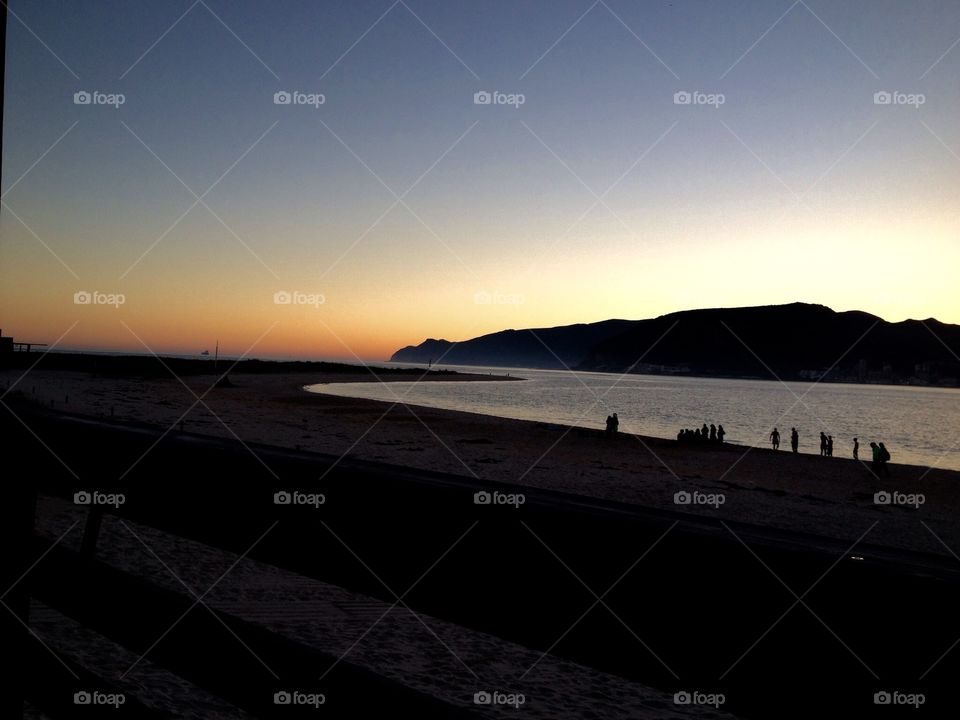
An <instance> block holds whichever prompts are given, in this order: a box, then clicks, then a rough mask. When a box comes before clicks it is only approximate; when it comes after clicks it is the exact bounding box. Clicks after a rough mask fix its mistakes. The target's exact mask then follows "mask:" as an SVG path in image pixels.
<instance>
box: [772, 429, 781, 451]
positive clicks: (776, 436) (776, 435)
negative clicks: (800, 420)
mask: <svg viewBox="0 0 960 720" xmlns="http://www.w3.org/2000/svg"><path fill="white" fill-rule="evenodd" d="M770 443H771V444H772V445H773V449H774V450H779V449H780V431H779V430H777V429H776V428H774V429H773V432H772V433H770Z"/></svg>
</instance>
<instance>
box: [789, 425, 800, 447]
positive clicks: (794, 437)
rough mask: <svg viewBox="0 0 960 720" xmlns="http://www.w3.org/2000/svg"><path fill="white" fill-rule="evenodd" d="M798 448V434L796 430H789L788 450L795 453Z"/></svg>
mask: <svg viewBox="0 0 960 720" xmlns="http://www.w3.org/2000/svg"><path fill="white" fill-rule="evenodd" d="M799 447H800V433H798V432H797V429H796V428H790V449H791V450H793V451H794V452H797V449H798V448H799Z"/></svg>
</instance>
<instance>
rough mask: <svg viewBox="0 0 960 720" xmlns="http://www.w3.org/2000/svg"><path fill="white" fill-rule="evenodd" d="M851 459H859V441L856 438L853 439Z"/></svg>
mask: <svg viewBox="0 0 960 720" xmlns="http://www.w3.org/2000/svg"><path fill="white" fill-rule="evenodd" d="M853 459H854V460H859V459H860V440H859V439H858V438H854V439H853Z"/></svg>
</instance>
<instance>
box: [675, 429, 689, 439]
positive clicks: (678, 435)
mask: <svg viewBox="0 0 960 720" xmlns="http://www.w3.org/2000/svg"><path fill="white" fill-rule="evenodd" d="M686 432H687V431H686V430H681V431H680V432H678V433H677V442H683V441H684V440H685V439H686V438H684V435H685V434H686Z"/></svg>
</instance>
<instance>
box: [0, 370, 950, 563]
mask: <svg viewBox="0 0 960 720" xmlns="http://www.w3.org/2000/svg"><path fill="white" fill-rule="evenodd" d="M5 376H6V377H13V378H15V377H16V376H9V375H8V372H2V373H0V379H3V378H5ZM434 377H437V376H434ZM464 377H466V376H464ZM478 377H479V378H483V379H487V380H489V379H492V378H495V377H497V376H485V375H481V376H478ZM213 379H214V378H213V377H211V376H205V377H204V376H191V377H187V378H184V379H183V383H184V384H185V385H186V386H187V387H184V384H181V382H180V381H178V380H176V379H173V378H166V379H159V378H158V379H151V380H143V379H132V378H111V377H103V376H99V377H91V376H90V375H89V374H86V373H77V372H59V371H43V370H35V371H32V372H31V373H30V375H28V376H27V378H26V379H25V380H24V381H23V382H22V383H21V384H20V385H19V386H18V387H17V390H20V391H22V394H23V396H24V398H25V399H27V400H32V401H33V402H35V403H37V404H39V405H41V406H43V407H45V408H47V409H53V410H54V411H66V412H68V413H71V414H80V415H86V416H90V417H95V418H102V419H108V420H111V419H112V420H113V421H115V422H129V423H132V424H138V423H145V424H147V425H150V426H153V427H159V428H161V429H163V430H168V429H169V431H176V432H179V431H181V430H182V431H184V432H187V433H199V434H203V435H211V436H215V437H220V438H226V439H230V440H237V439H240V440H242V441H243V442H249V443H258V444H262V445H269V446H276V447H286V448H290V449H293V450H304V451H307V452H315V453H322V454H326V455H332V456H337V457H339V456H343V457H351V458H357V459H361V460H371V461H379V462H385V463H389V464H392V465H396V466H403V467H409V468H411V469H413V470H431V471H438V472H445V473H453V474H456V475H459V476H462V477H465V478H468V479H471V480H474V481H477V482H485V481H491V482H501V483H506V484H513V485H525V486H529V487H532V488H541V489H547V490H557V491H560V492H564V493H569V494H572V495H577V496H581V497H584V498H597V499H601V500H608V501H614V502H621V503H627V504H630V505H636V506H639V507H649V508H653V509H658V510H671V511H682V512H684V513H687V514H691V515H699V516H705V517H715V518H719V519H722V520H730V521H740V522H745V523H750V524H757V525H765V526H769V527H772V528H778V529H783V530H790V531H797V532H804V533H810V534H814V535H821V536H825V537H831V538H835V539H850V540H852V539H854V538H855V537H856V535H854V536H852V537H851V533H852V532H854V530H855V529H857V528H859V532H863V531H864V530H866V529H867V528H868V527H870V526H871V525H872V524H873V523H874V522H875V521H880V522H879V523H878V525H877V527H876V528H874V529H873V530H871V531H870V536H869V537H870V540H871V541H873V542H876V543H879V544H883V545H888V546H890V547H892V548H900V549H906V550H916V551H921V552H931V553H935V554H938V555H943V554H945V553H947V552H948V551H947V549H946V548H945V547H944V545H943V544H942V543H941V542H940V540H942V541H943V543H946V545H947V546H948V547H951V548H960V527H958V524H957V523H956V520H955V518H956V517H957V516H958V515H960V472H957V471H953V470H944V469H939V468H927V467H923V466H917V465H903V464H891V466H890V469H891V471H892V475H893V477H892V478H891V479H890V480H884V481H882V482H877V481H876V480H875V479H874V478H873V477H872V476H871V474H870V471H869V469H868V465H869V463H866V464H864V463H857V462H855V461H853V460H851V459H847V458H840V457H834V458H822V457H820V456H819V455H813V454H798V455H796V456H795V455H793V454H792V453H790V452H789V451H788V450H780V451H773V450H769V449H764V448H748V447H746V446H740V445H725V446H722V447H721V446H715V445H710V444H708V445H702V446H701V445H685V444H679V443H677V441H676V440H671V439H663V438H654V437H645V436H639V435H628V434H625V433H623V434H619V435H618V436H615V437H613V438H607V437H605V436H604V434H603V432H602V431H601V430H600V429H599V428H598V429H595V430H594V429H590V428H585V427H578V426H567V425H560V424H556V423H546V422H536V421H529V420H514V419H510V418H502V417H498V416H493V415H484V414H480V413H469V412H463V411H455V410H444V409H438V408H431V407H427V406H409V405H407V404H401V403H391V402H385V401H381V400H365V399H354V398H347V397H343V396H339V395H327V394H324V393H316V392H309V391H307V390H304V389H303V386H304V385H305V384H318V383H321V382H348V381H351V380H358V379H359V380H367V379H369V374H368V373H363V374H360V375H357V374H353V375H351V374H340V373H338V374H336V375H330V376H326V377H325V376H323V375H320V374H317V375H315V376H313V377H310V378H309V380H310V381H311V382H309V383H305V382H303V381H304V379H305V377H304V375H303V374H302V373H292V374H266V375H255V374H244V375H238V376H237V378H236V381H235V387H231V388H212V389H211V388H210V384H211V383H212V382H213ZM444 379H446V380H449V376H448V377H446V378H444ZM11 381H12V380H11ZM425 381H426V380H425ZM465 381H467V382H471V381H473V380H465ZM197 398H202V402H197ZM878 491H887V492H898V493H904V494H914V495H915V494H923V496H924V501H925V502H924V504H923V505H921V506H919V507H916V508H915V507H911V506H892V505H890V506H881V505H877V504H875V503H874V493H876V492H878ZM678 492H688V493H700V494H703V495H708V496H709V495H714V496H717V495H722V496H723V497H724V502H723V503H722V504H720V505H717V506H713V505H709V504H689V505H677V504H676V502H675V497H674V496H675V494H676V493H678ZM920 521H923V523H926V526H925V525H924V524H923V523H921V522H920ZM932 532H936V533H937V535H936V536H934V535H933V534H932ZM857 534H859V533H857ZM938 538H939V539H938Z"/></svg>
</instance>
